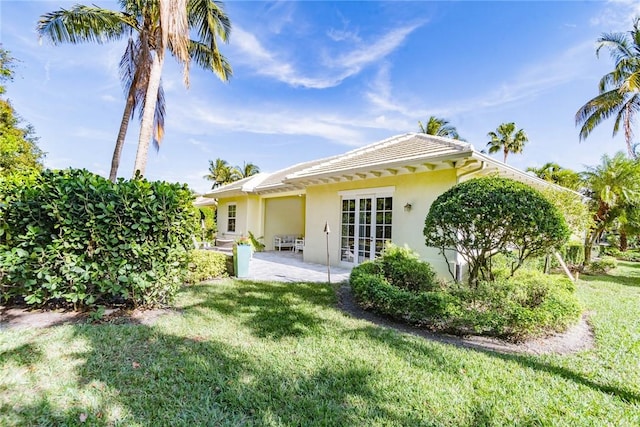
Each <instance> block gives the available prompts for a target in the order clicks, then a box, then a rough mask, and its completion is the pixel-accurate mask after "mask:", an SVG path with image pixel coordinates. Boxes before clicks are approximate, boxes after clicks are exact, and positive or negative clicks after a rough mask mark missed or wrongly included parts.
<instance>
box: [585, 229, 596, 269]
mask: <svg viewBox="0 0 640 427" xmlns="http://www.w3.org/2000/svg"><path fill="white" fill-rule="evenodd" d="M592 233H596V230H593V231H592ZM592 235H593V234H587V236H586V237H585V238H584V261H582V266H583V267H586V266H587V265H588V264H589V263H590V262H591V252H592V249H593V241H592V237H591V236H592Z"/></svg>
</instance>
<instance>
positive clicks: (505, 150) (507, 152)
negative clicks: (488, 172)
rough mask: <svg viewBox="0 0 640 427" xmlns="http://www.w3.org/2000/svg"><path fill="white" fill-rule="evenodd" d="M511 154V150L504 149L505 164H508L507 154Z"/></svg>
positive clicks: (503, 161)
mask: <svg viewBox="0 0 640 427" xmlns="http://www.w3.org/2000/svg"><path fill="white" fill-rule="evenodd" d="M508 155H509V151H507V149H506V148H505V149H504V159H503V160H502V163H504V164H505V165H506V164H507V156H508Z"/></svg>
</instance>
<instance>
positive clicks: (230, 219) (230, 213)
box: [227, 205, 236, 233]
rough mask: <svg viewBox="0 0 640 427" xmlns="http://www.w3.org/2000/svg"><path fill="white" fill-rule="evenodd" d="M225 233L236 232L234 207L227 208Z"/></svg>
mask: <svg viewBox="0 0 640 427" xmlns="http://www.w3.org/2000/svg"><path fill="white" fill-rule="evenodd" d="M227 231H228V232H229V233H235V232H236V205H229V206H228V207H227Z"/></svg>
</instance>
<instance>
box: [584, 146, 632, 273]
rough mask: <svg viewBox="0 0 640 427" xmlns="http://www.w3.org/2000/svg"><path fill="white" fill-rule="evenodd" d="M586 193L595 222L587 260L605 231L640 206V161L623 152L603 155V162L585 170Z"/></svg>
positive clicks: (589, 236) (589, 239)
mask: <svg viewBox="0 0 640 427" xmlns="http://www.w3.org/2000/svg"><path fill="white" fill-rule="evenodd" d="M583 175H584V179H585V182H586V183H587V185H588V191H587V195H588V196H589V197H590V200H591V201H592V204H593V211H594V214H593V218H594V225H593V227H592V229H591V230H590V231H589V233H588V235H587V237H586V239H585V263H588V262H589V261H590V259H591V249H592V247H593V244H594V243H595V242H596V241H597V239H598V238H599V237H600V236H601V235H602V232H603V231H604V230H605V229H606V228H607V227H608V226H610V225H612V224H613V222H614V221H615V220H616V219H617V218H619V217H620V216H622V215H624V214H625V210H627V209H628V208H629V207H635V208H636V209H637V208H638V206H640V162H639V161H637V160H634V159H629V158H627V157H625V155H624V154H623V153H622V152H619V153H617V154H616V155H615V156H613V157H609V156H607V155H606V154H605V155H604V156H602V161H601V164H600V165H598V166H595V167H589V168H587V170H586V171H585V172H583Z"/></svg>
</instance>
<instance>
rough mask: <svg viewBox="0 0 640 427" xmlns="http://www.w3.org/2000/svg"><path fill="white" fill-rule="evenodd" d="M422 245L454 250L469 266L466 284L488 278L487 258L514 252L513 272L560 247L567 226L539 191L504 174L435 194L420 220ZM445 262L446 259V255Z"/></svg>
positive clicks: (488, 261) (444, 252) (465, 183)
mask: <svg viewBox="0 0 640 427" xmlns="http://www.w3.org/2000/svg"><path fill="white" fill-rule="evenodd" d="M423 232H424V236H425V243H426V245H427V246H432V247H435V248H438V249H440V251H441V253H442V254H443V256H444V257H445V259H447V257H446V253H447V251H451V250H453V251H456V252H457V253H459V254H460V255H461V256H462V257H463V258H464V259H465V261H466V262H467V263H468V264H469V284H471V285H475V284H476V282H477V281H478V280H479V279H482V280H492V279H493V274H492V271H491V268H490V264H491V262H490V260H491V258H492V257H493V256H495V255H497V254H500V253H508V252H511V253H514V254H515V263H513V266H512V268H511V274H513V273H514V272H515V271H516V270H517V269H518V268H520V267H521V266H522V264H523V263H524V261H525V260H526V259H527V258H529V257H535V256H539V255H544V254H545V253H547V252H548V251H549V250H550V249H551V248H554V247H555V248H559V247H561V246H562V245H563V244H564V243H565V242H566V241H567V239H568V238H569V228H568V227H567V224H566V221H565V219H564V217H563V216H562V214H561V213H560V212H559V211H558V209H557V208H556V207H555V206H554V205H553V204H552V203H551V202H549V201H548V200H547V199H546V198H545V197H544V196H543V195H542V194H541V193H540V192H539V191H537V190H534V189H533V188H531V187H529V186H527V185H525V184H522V183H520V182H517V181H513V180H511V179H506V178H496V177H485V178H475V179H472V180H469V181H467V182H463V183H461V184H457V185H455V186H453V187H452V188H450V189H449V190H447V191H446V192H444V193H443V194H441V195H440V196H439V197H438V198H437V199H436V200H435V201H434V202H433V204H432V205H431V208H430V209H429V213H428V215H427V217H426V219H425V226H424V231H423ZM447 262H449V260H448V259H447Z"/></svg>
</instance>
